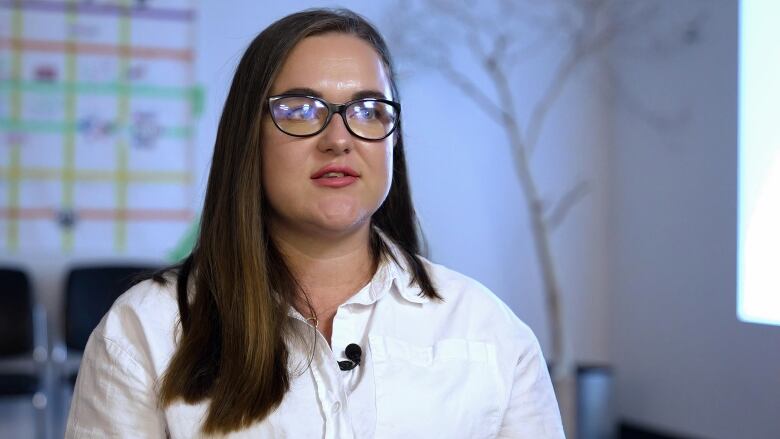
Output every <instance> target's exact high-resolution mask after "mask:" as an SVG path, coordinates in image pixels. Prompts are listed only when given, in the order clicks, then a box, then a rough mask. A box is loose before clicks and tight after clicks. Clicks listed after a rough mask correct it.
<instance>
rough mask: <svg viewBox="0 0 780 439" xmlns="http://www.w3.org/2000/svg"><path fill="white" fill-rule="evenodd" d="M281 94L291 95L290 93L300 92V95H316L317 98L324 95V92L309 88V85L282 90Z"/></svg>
mask: <svg viewBox="0 0 780 439" xmlns="http://www.w3.org/2000/svg"><path fill="white" fill-rule="evenodd" d="M279 94H280V95H290V94H296V95H298V94H300V95H308V96H314V97H317V98H321V97H322V93H320V92H318V91H317V90H314V89H313V88H308V87H296V88H291V89H289V90H285V91H283V92H281V93H279Z"/></svg>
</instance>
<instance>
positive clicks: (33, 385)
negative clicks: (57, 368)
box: [0, 268, 49, 438]
mask: <svg viewBox="0 0 780 439" xmlns="http://www.w3.org/2000/svg"><path fill="white" fill-rule="evenodd" d="M46 331H47V329H46V313H45V312H44V310H43V307H42V306H40V305H39V304H37V302H36V301H35V298H34V296H33V293H32V288H31V287H30V280H29V278H28V277H27V274H26V273H25V272H24V271H23V270H21V269H18V268H0V397H22V396H29V397H31V402H32V405H33V407H34V408H35V418H36V419H35V428H36V436H37V437H39V438H44V437H46V434H47V431H48V427H49V422H48V420H49V417H48V415H47V406H48V400H49V398H48V397H47V394H48V392H47V391H46V387H47V385H46V384H47V380H46V379H45V377H46V369H47V359H48V341H47V336H46Z"/></svg>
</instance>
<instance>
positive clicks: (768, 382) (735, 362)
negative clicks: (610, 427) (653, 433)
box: [608, 0, 780, 439]
mask: <svg viewBox="0 0 780 439" xmlns="http://www.w3.org/2000/svg"><path fill="white" fill-rule="evenodd" d="M679 4H680V9H681V11H680V13H681V14H685V13H687V12H690V10H689V8H692V7H695V5H694V3H693V2H680V3H679ZM698 4H699V5H703V6H706V8H705V9H704V13H703V14H700V15H701V16H702V17H703V20H702V23H704V27H703V29H702V30H701V32H700V33H699V35H698V36H699V37H700V38H699V40H698V43H697V44H696V45H694V46H693V47H692V48H691V49H690V50H685V51H681V52H680V53H679V54H678V55H670V56H669V57H668V58H666V59H665V60H663V61H662V63H661V64H656V65H648V64H647V63H646V62H644V61H642V59H641V58H634V59H632V60H630V61H624V62H622V63H621V64H620V66H621V67H620V69H621V73H622V74H623V76H624V77H626V78H629V79H630V83H631V84H632V86H631V91H632V92H633V93H636V94H638V95H639V96H640V97H642V98H643V99H644V101H645V102H648V103H649V104H650V106H651V108H652V109H654V110H656V111H658V110H661V111H664V110H669V109H674V108H675V106H676V105H677V104H676V103H680V102H682V103H683V105H685V106H688V109H689V110H690V112H689V116H690V118H689V119H688V122H687V125H684V126H683V127H682V128H681V129H680V130H678V131H673V132H668V131H667V132H665V133H659V132H658V131H656V130H652V129H650V128H648V126H647V124H646V123H644V122H643V121H642V120H641V118H638V117H637V116H636V114H635V113H633V112H631V111H629V110H628V108H627V107H626V106H625V105H621V104H620V101H618V104H617V106H616V108H615V111H614V118H615V122H614V142H613V145H612V151H611V153H610V184H609V186H610V188H611V192H610V196H609V202H610V206H609V222H608V224H609V230H610V247H609V248H610V256H609V266H610V291H611V295H612V300H611V301H610V304H611V311H612V312H611V328H612V330H611V331H610V332H611V342H610V347H611V349H612V360H613V364H614V366H615V368H616V371H617V374H618V375H617V383H616V389H617V407H618V414H619V415H620V416H622V417H624V418H626V419H628V420H630V421H633V422H636V423H639V424H642V425H648V426H651V427H654V428H656V429H662V430H664V429H665V430H668V431H671V432H676V433H680V434H687V435H691V436H693V437H703V438H712V439H732V438H751V439H776V438H778V437H780V416H778V413H780V328H778V327H770V326H759V325H753V324H746V323H741V322H739V321H738V320H737V316H736V226H737V224H736V218H737V216H736V207H737V199H736V196H737V186H736V181H737V42H738V40H737V29H738V21H737V19H738V14H737V8H738V3H737V2H736V1H730V0H729V1H727V0H720V1H712V2H700V3H698ZM686 10H687V11H686ZM779 202H780V201H779Z"/></svg>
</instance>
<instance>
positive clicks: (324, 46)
mask: <svg viewBox="0 0 780 439" xmlns="http://www.w3.org/2000/svg"><path fill="white" fill-rule="evenodd" d="M292 88H309V89H313V90H317V91H319V92H320V93H321V94H322V95H323V96H324V97H325V98H328V96H327V95H338V96H331V98H334V97H340V96H348V95H349V96H351V95H353V94H355V93H357V92H360V91H363V90H379V91H380V92H382V93H383V94H384V95H385V96H386V97H388V98H390V97H392V92H391V88H390V81H389V78H388V77H387V71H386V69H385V66H384V63H383V62H382V59H381V58H380V56H379V54H378V53H377V52H376V50H375V49H374V47H373V46H371V45H370V44H369V43H368V42H366V41H364V40H362V39H360V38H358V37H356V36H353V35H349V34H339V33H328V34H323V35H317V36H313V37H308V38H305V39H303V40H302V41H301V42H300V43H298V44H297V45H296V46H295V47H294V48H293V50H292V51H291V52H290V54H289V55H288V57H287V59H286V60H285V62H284V64H283V65H282V69H281V70H280V72H279V74H278V75H277V77H276V81H275V82H274V86H273V87H272V93H273V94H278V93H282V92H284V91H285V90H288V89H292Z"/></svg>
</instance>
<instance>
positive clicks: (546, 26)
mask: <svg viewBox="0 0 780 439" xmlns="http://www.w3.org/2000/svg"><path fill="white" fill-rule="evenodd" d="M309 7H346V8H350V9H352V10H354V11H356V12H358V13H360V14H363V15H364V16H366V17H367V18H368V19H370V20H371V21H372V22H373V23H375V24H376V25H377V27H378V28H379V29H380V31H381V32H382V33H383V34H384V35H385V36H386V38H387V39H388V42H389V44H390V46H391V50H392V52H393V54H394V56H395V58H396V63H397V70H398V77H399V82H400V84H399V85H400V92H401V102H402V105H403V115H404V119H403V120H404V135H405V142H406V148H407V158H408V166H409V168H410V173H411V181H412V190H413V196H414V200H415V203H416V208H417V211H418V214H419V216H420V220H421V223H422V226H423V229H424V232H425V236H426V238H427V244H428V257H429V258H430V259H432V260H433V261H435V262H438V263H441V264H444V265H446V266H449V267H451V268H453V269H455V270H457V271H460V272H462V273H464V274H467V275H469V276H471V277H473V278H475V279H478V280H479V281H481V282H482V283H484V284H485V285H486V286H487V287H489V288H490V289H491V290H492V291H494V292H495V293H496V294H497V295H498V296H499V297H500V298H501V299H502V300H504V301H505V302H506V303H507V304H509V306H510V307H511V308H512V309H513V310H514V311H515V313H516V314H517V315H518V316H519V317H520V318H521V319H522V320H523V321H525V322H526V323H527V324H528V325H529V326H530V327H531V328H532V329H533V330H534V332H535V333H536V334H537V336H538V337H539V340H540V343H541V345H542V348H543V350H544V351H545V356H546V357H547V359H548V361H549V362H550V363H551V371H552V372H553V378H554V381H555V386H556V392H557V394H558V396H559V401H560V403H561V407H562V411H563V412H564V421H565V424H566V429H567V437H570V438H582V439H587V438H617V437H623V438H639V437H641V438H702V439H732V438H737V439H741V438H755V439H775V438H778V437H780V417H778V416H777V413H778V411H779V410H780V328H779V327H778V326H776V325H775V324H776V323H778V322H780V316H778V314H780V281H778V280H777V279H778V276H777V275H776V274H775V273H777V272H780V271H778V268H780V267H777V262H776V261H778V258H777V256H776V254H777V250H776V249H777V245H780V237H778V232H777V231H774V228H775V227H774V226H773V224H776V222H773V219H778V220H780V214H778V207H776V206H777V205H778V202H780V198H779V197H780V189H778V188H780V177H778V176H780V137H779V136H778V135H777V134H773V133H772V131H771V129H772V128H774V127H775V126H776V125H777V121H776V114H777V112H776V108H777V106H776V103H777V102H778V101H777V100H778V99H780V92H778V89H779V87H778V86H777V84H776V82H777V81H776V79H774V78H777V77H780V67H773V66H772V64H771V63H770V61H774V63H775V64H777V60H778V59H780V52H779V51H778V49H777V48H776V47H777V44H776V42H777V41H778V39H777V38H780V36H778V37H775V39H774V40H772V39H771V38H769V39H767V35H766V34H765V33H764V32H768V30H769V29H771V27H772V24H771V23H772V21H771V20H772V19H773V18H774V19H776V18H777V17H778V16H780V15H778V14H780V10H778V7H777V6H774V5H773V2H772V1H771V0H766V1H761V0H753V1H750V0H745V1H743V2H738V1H734V0H707V1H704V0H702V1H697V0H681V1H676V2H669V1H662V0H548V1H545V2H539V1H532V0H514V1H512V0H486V1H480V2H476V1H449V2H445V1H437V0H414V1H412V0H408V1H403V0H398V1H396V0H392V1H391V0H386V1H376V2H372V3H370V4H369V3H367V2H358V1H347V0H345V1H341V2H339V3H333V2H314V1H297V0H290V1H286V2H254V1H250V0H234V1H220V2H216V1H200V2H198V1H194V0H148V1H141V0H138V1H129V0H127V1H125V0H104V1H98V0H94V1H89V0H83V1H76V0H73V1H65V0H61V1H54V0H21V1H13V0H0V298H1V299H2V302H1V303H0V307H2V309H0V315H2V319H3V320H2V321H0V338H2V340H0V351H2V352H0V354H1V355H2V359H0V393H2V394H1V395H0V437H3V438H5V437H8V438H16V437H61V436H62V432H63V423H64V419H65V416H66V415H67V409H68V401H69V398H70V391H71V390H70V389H71V386H72V380H73V378H74V377H75V373H76V371H77V369H78V358H79V350H80V349H82V348H83V343H84V342H85V341H86V337H87V336H88V334H89V332H90V331H91V328H92V327H94V324H96V323H97V321H96V320H95V319H97V320H99V318H100V315H101V313H102V312H104V311H103V310H104V309H105V307H107V306H110V303H111V302H112V301H113V300H114V298H115V296H116V294H119V293H120V292H121V291H122V290H123V285H124V284H123V283H122V282H121V281H122V280H127V279H129V278H130V277H132V274H133V273H135V272H137V270H140V269H143V268H152V267H158V266H162V265H164V264H168V263H172V262H175V261H176V260H177V259H178V258H179V257H181V256H182V255H184V254H186V252H187V249H188V245H189V244H190V242H191V239H190V238H191V235H192V233H193V231H194V230H195V229H196V227H197V224H196V223H197V217H198V212H199V209H200V206H201V203H202V197H203V194H204V188H205V183H206V178H207V173H208V167H209V163H210V159H211V152H212V148H213V142H214V138H215V134H216V127H217V123H218V120H219V116H220V113H221V111H222V105H223V103H224V99H225V96H226V93H227V90H228V87H229V85H230V81H231V79H232V74H233V71H234V69H235V66H236V64H237V62H238V60H239V58H240V56H241V55H242V53H243V50H244V49H245V48H246V46H247V44H248V43H249V42H250V41H251V40H252V38H254V36H255V35H256V34H257V32H259V31H260V30H262V29H263V28H265V27H266V26H267V25H268V24H270V23H271V22H273V21H274V20H276V19H278V18H281V17H282V16H284V15H286V14H289V13H291V12H295V11H298V10H301V9H305V8H309ZM749 7H750V8H755V9H748V8H749ZM761 8H764V9H761ZM747 18H751V19H753V20H755V22H754V24H753V25H751V26H752V27H749V26H746V25H745V22H746V19H747ZM749 29H755V30H756V32H754V33H753V34H747V33H746V30H749ZM746 35H752V36H750V37H747V36H746ZM762 38H763V40H762ZM762 41H763V43H762ZM747 42H749V43H750V46H746V44H747ZM770 42H773V43H770ZM740 44H742V46H740ZM772 46H775V47H772ZM748 48H750V50H748ZM748 62H750V63H752V66H753V68H754V69H755V70H753V72H756V73H753V74H751V73H745V71H741V70H740V65H741V63H742V64H744V65H747V63H748ZM743 67H744V66H743ZM740 72H741V73H740ZM751 75H753V76H751ZM762 81H763V82H762ZM746 103H747V104H751V103H757V105H758V106H757V107H756V108H759V110H756V112H755V113H743V114H740V111H738V110H741V111H743V112H744V111H745V108H746ZM767 109H769V111H767ZM746 114H747V116H746ZM762 129H763V130H765V131H761V130H762ZM766 130H770V131H766ZM747 143H751V144H755V148H757V149H753V150H751V149H747V147H746V144H747ZM751 151H753V152H751ZM750 163H753V164H752V165H750ZM747 171H750V172H752V174H749V173H747ZM746 175H747V176H746ZM750 175H753V177H750ZM772 182H774V183H772ZM772 184H774V186H772ZM772 187H774V189H771V188H772ZM740 190H745V191H746V192H745V193H744V194H743V193H741V192H739V191H740ZM738 193H739V195H738ZM754 214H755V215H754ZM759 214H760V215H759ZM754 217H755V218H754ZM756 218H757V219H756ZM762 218H763V219H762ZM747 224H755V225H756V226H755V228H754V230H760V231H761V234H758V235H756V233H758V232H749V231H747V230H748V229H747V228H746V227H743V225H747ZM754 235H755V236H754ZM743 242H746V243H748V244H750V245H747V246H745V247H741V246H740V245H739V244H742V243H743ZM751 243H752V244H751ZM754 250H755V251H754ZM754 254H755V255H758V256H751V255H754ZM759 256H760V257H763V262H761V259H760V258H759ZM744 261H750V262H751V263H750V265H749V266H750V267H751V268H750V269H747V268H745V267H747V265H746V264H745V263H744ZM755 267H758V268H755ZM762 285H763V286H762ZM746 287H750V288H747V289H746ZM748 290H749V291H755V292H756V295H753V296H751V295H749V294H748V293H747V292H746V291H748ZM762 292H763V294H764V295H763V296H761V293H762ZM28 293H29V296H28V295H27V294H28ZM751 294H752V293H751ZM761 297H765V298H766V299H765V300H763V301H762V299H761ZM738 299H739V300H738ZM95 314H97V317H95Z"/></svg>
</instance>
